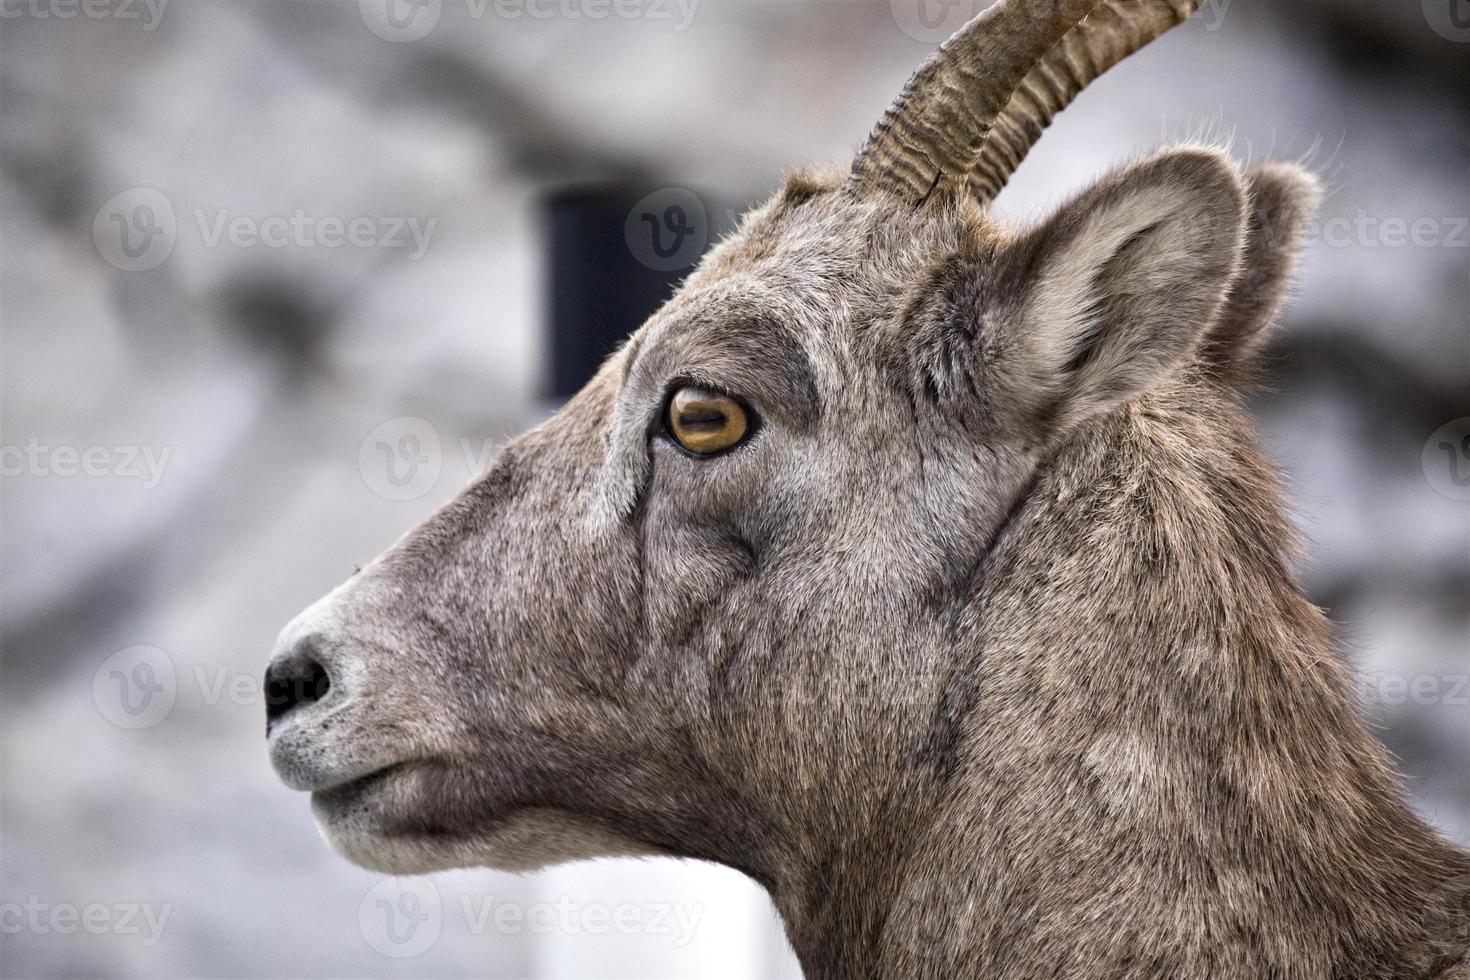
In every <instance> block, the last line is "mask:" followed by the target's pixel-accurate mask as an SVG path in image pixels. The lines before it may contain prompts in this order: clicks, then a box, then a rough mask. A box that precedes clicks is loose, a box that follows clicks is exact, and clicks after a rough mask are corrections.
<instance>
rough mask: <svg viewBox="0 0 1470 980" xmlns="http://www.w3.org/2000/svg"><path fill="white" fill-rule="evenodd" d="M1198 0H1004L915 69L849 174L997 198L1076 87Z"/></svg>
mask: <svg viewBox="0 0 1470 980" xmlns="http://www.w3.org/2000/svg"><path fill="white" fill-rule="evenodd" d="M1202 2H1203V0H1105V2H1100V0H998V2H996V3H995V4H994V5H993V6H991V7H990V8H988V9H987V10H985V11H984V12H983V13H982V14H980V15H979V16H978V17H976V18H975V19H974V20H972V21H970V22H969V23H968V24H966V25H965V26H964V27H963V28H961V29H960V30H959V32H958V33H956V34H955V35H954V37H952V38H950V39H949V40H948V41H946V42H944V44H943V45H941V46H940V48H939V50H938V51H936V52H934V54H933V55H932V56H931V57H930V58H929V60H928V61H926V62H925V63H924V64H923V65H922V66H921V67H920V68H919V70H918V71H917V72H915V73H914V75H913V77H912V78H910V79H909V82H908V84H907V85H905V86H904V89H903V91H902V92H901V93H899V96H898V98H897V99H896V100H895V101H894V103H893V105H892V106H890V107H889V108H888V111H887V112H885V113H884V114H883V118H882V119H881V120H879V121H878V125H877V126H876V127H874V129H873V132H872V134H871V135H870V136H869V137H868V141H867V143H865V144H864V145H863V148H862V150H861V151H860V152H859V153H858V156H857V159H855V160H854V161H853V164H852V176H851V178H850V179H849V183H850V184H851V185H852V186H854V187H856V188H858V189H860V190H864V191H869V190H880V191H887V192H891V193H896V194H898V195H900V196H901V197H903V198H905V199H907V200H910V201H920V200H923V199H924V198H925V197H927V196H928V195H929V194H930V193H932V192H933V190H934V189H935V188H936V187H937V186H938V185H939V184H940V182H941V181H959V180H961V179H963V180H966V181H967V182H968V183H969V185H970V187H971V188H972V189H973V190H974V191H975V193H976V194H977V195H978V196H979V198H980V200H981V201H989V200H991V199H992V198H993V197H994V196H995V194H997V193H999V191H1000V188H1001V187H1003V186H1004V185H1005V182H1006V180H1007V179H1008V178H1009V177H1010V175H1011V173H1012V172H1013V171H1014V170H1015V168H1016V167H1017V166H1018V165H1019V164H1020V162H1021V160H1022V159H1023V158H1024V157H1025V155H1026V151H1027V150H1029V149H1030V148H1031V146H1032V144H1034V143H1035V142H1036V140H1037V139H1039V138H1040V136H1041V133H1042V131H1043V130H1045V128H1046V126H1047V125H1048V124H1049V123H1050V122H1051V120H1052V118H1053V117H1055V116H1056V114H1057V113H1058V112H1061V111H1062V110H1063V109H1065V108H1066V107H1067V105H1068V104H1069V103H1070V102H1071V101H1072V99H1074V98H1075V97H1076V96H1077V93H1078V92H1080V91H1082V89H1083V88H1085V87H1086V86H1087V85H1088V84H1089V83H1090V82H1092V80H1093V79H1095V78H1097V76H1099V75H1101V74H1102V73H1103V72H1105V71H1107V70H1108V69H1109V68H1111V67H1112V66H1113V65H1115V64H1117V63H1118V62H1119V61H1122V60H1123V59H1124V58H1126V57H1127V56H1128V55H1130V54H1132V53H1133V52H1134V51H1137V50H1138V49H1139V48H1141V47H1143V46H1144V45H1145V44H1147V43H1148V42H1149V41H1151V40H1153V39H1154V38H1156V37H1158V36H1159V35H1160V34H1162V33H1164V32H1165V31H1167V30H1168V29H1169V28H1171V27H1173V26H1175V25H1176V24H1179V23H1182V22H1183V21H1185V20H1187V19H1188V18H1189V15H1190V14H1192V13H1194V11H1195V10H1196V9H1198V7H1199V6H1200V5H1201V3H1202ZM962 175H963V177H962Z"/></svg>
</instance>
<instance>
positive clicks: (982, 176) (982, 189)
mask: <svg viewBox="0 0 1470 980" xmlns="http://www.w3.org/2000/svg"><path fill="white" fill-rule="evenodd" d="M1202 3H1203V0H1106V2H1104V3H1101V4H1099V5H1098V6H1097V7H1096V8H1094V9H1093V11H1092V12H1091V13H1090V14H1088V15H1087V19H1086V20H1084V21H1083V22H1082V23H1081V24H1079V25H1077V27H1076V29H1074V30H1073V31H1072V32H1071V33H1069V34H1067V35H1066V36H1065V37H1063V38H1062V39H1061V42H1060V43H1058V44H1057V45H1056V46H1054V47H1053V48H1051V50H1049V51H1047V52H1046V54H1045V55H1044V56H1043V57H1042V58H1041V59H1040V60H1039V61H1037V62H1036V64H1035V65H1033V66H1032V68H1031V71H1030V72H1029V73H1027V75H1026V77H1025V78H1024V79H1022V81H1021V84H1020V85H1018V86H1017V87H1016V89H1015V91H1014V93H1013V94H1012V96H1011V100H1010V103H1009V104H1008V105H1007V106H1006V107H1005V111H1004V112H1002V113H1001V114H1000V116H999V117H998V118H997V119H996V120H995V121H994V123H993V124H992V125H991V127H990V133H989V135H988V137H987V138H986V140H985V142H984V143H983V144H982V145H981V147H980V154H979V156H978V157H976V158H975V160H974V162H973V164H972V165H971V166H970V176H969V181H970V189H971V191H973V192H974V194H975V196H976V197H977V198H978V199H979V200H980V201H981V202H982V203H988V202H990V201H992V200H994V199H995V196H996V195H997V194H999V193H1000V191H1001V188H1003V187H1005V185H1006V181H1008V180H1009V179H1010V177H1011V174H1013V173H1015V172H1016V168H1017V167H1019V166H1020V165H1021V161H1022V160H1024V159H1025V158H1026V153H1027V152H1028V151H1029V150H1030V149H1031V147H1032V146H1034V145H1035V144H1036V141H1037V140H1039V139H1040V138H1041V134H1042V133H1043V132H1045V131H1046V127H1047V126H1048V125H1050V123H1051V121H1052V120H1053V119H1054V118H1056V115H1057V113H1059V112H1061V111H1062V110H1063V109H1065V108H1067V106H1068V105H1070V104H1071V102H1072V100H1073V99H1075V98H1076V97H1077V94H1078V93H1079V92H1081V91H1082V90H1083V89H1084V88H1086V87H1087V86H1088V85H1091V84H1092V82H1093V81H1094V80H1095V79H1096V78H1097V77H1098V76H1099V75H1101V74H1102V73H1103V72H1105V71H1107V70H1108V69H1109V68H1111V67H1113V66H1114V65H1116V64H1117V63H1118V62H1120V61H1122V60H1123V59H1124V58H1126V57H1128V56H1129V55H1131V54H1132V53H1133V52H1135V51H1137V50H1138V49H1139V48H1141V47H1143V46H1144V45H1146V44H1148V43H1149V42H1150V41H1152V40H1154V39H1155V38H1157V37H1159V36H1160V35H1161V34H1164V33H1165V32H1167V31H1168V30H1169V29H1170V28H1173V27H1177V26H1178V25H1179V24H1182V23H1184V22H1185V21H1186V20H1188V19H1189V18H1190V16H1191V15H1192V14H1193V13H1194V12H1195V11H1196V10H1198V9H1199V8H1200V6H1201V5H1202Z"/></svg>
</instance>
